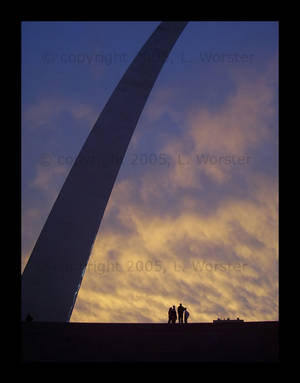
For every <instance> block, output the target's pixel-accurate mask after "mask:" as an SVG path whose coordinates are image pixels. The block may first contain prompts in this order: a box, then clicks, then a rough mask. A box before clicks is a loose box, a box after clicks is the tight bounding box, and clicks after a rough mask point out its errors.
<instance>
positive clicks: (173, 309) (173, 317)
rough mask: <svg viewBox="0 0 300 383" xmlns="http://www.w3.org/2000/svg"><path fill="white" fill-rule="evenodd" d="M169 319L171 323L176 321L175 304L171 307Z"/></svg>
mask: <svg viewBox="0 0 300 383" xmlns="http://www.w3.org/2000/svg"><path fill="white" fill-rule="evenodd" d="M171 320H172V323H173V324H175V322H176V320H177V314H176V309H175V306H173V308H172V313H171Z"/></svg>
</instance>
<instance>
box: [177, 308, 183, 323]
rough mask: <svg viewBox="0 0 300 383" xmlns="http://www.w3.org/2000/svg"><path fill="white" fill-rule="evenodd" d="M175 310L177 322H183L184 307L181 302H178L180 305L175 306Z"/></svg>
mask: <svg viewBox="0 0 300 383" xmlns="http://www.w3.org/2000/svg"><path fill="white" fill-rule="evenodd" d="M177 312H178V320H179V323H183V312H184V307H183V306H182V303H180V305H179V306H178V307H177Z"/></svg>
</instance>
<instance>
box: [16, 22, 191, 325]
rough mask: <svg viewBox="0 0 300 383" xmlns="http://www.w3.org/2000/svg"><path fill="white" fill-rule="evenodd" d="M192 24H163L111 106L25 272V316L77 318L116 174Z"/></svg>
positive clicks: (62, 193)
mask: <svg viewBox="0 0 300 383" xmlns="http://www.w3.org/2000/svg"><path fill="white" fill-rule="evenodd" d="M186 24H187V22H162V23H161V24H160V25H159V26H158V27H157V29H156V30H155V31H154V32H153V34H152V35H151V36H150V38H149V39H148V40H147V42H146V43H145V45H144V46H143V47H142V49H141V50H140V51H139V53H138V54H137V56H136V57H135V59H134V60H133V62H132V63H131V65H130V66H129V68H128V70H127V71H126V73H125V74H124V75H123V77H122V79H121V80H120V82H119V84H118V85H117V87H116V88H115V90H114V92H113V94H112V96H111V97H110V99H109V100H108V102H107V104H106V105H105V107H104V109H103V111H102V113H101V114H100V116H99V118H98V120H97V121H96V123H95V125H94V127H93V129H92V131H91V133H90V134H89V136H88V138H87V140H86V141H85V143H84V145H83V147H82V149H81V151H80V153H79V155H78V157H77V159H76V161H75V163H74V165H73V167H72V169H71V170H70V172H69V174H68V177H67V178H66V181H65V183H64V185H63V187H62V189H61V191H60V193H59V195H58V197H57V199H56V201H55V203H54V205H53V207H52V210H51V212H50V214H49V216H48V218H47V221H46V223H45V225H44V227H43V229H42V231H41V233H40V236H39V238H38V240H37V242H36V244H35V247H34V249H33V251H32V253H31V256H30V259H29V261H28V263H27V265H26V267H25V269H24V272H23V275H22V302H21V304H22V320H24V319H25V317H26V316H27V314H30V315H31V316H32V317H33V318H34V319H35V320H37V321H63V322H66V321H69V319H70V317H71V314H72V310H73V307H74V304H75V300H76V297H77V293H78V291H79V288H80V285H81V281H82V278H83V275H84V271H85V268H86V265H87V263H88V259H89V256H90V253H91V250H92V246H93V243H94V240H95V237H96V235H97V232H98V229H99V226H100V222H101V219H102V216H103V214H104V211H105V208H106V205H107V202H108V199H109V196H110V194H111V191H112V188H113V185H114V182H115V179H116V177H117V174H118V171H119V169H120V166H121V163H122V160H123V158H124V156H125V153H126V150H127V148H128V145H129V142H130V139H131V136H132V134H133V132H134V129H135V127H136V124H137V122H138V119H139V117H140V114H141V113H142V110H143V108H144V105H145V103H146V101H147V98H148V96H149V94H150V92H151V89H152V87H153V85H154V83H155V80H156V78H157V76H158V74H159V72H160V70H161V68H162V66H163V64H164V62H165V60H166V58H167V57H168V55H169V53H170V51H171V49H172V47H173V45H174V44H175V42H176V40H177V39H178V37H179V36H180V34H181V32H182V31H183V29H184V27H185V26H186Z"/></svg>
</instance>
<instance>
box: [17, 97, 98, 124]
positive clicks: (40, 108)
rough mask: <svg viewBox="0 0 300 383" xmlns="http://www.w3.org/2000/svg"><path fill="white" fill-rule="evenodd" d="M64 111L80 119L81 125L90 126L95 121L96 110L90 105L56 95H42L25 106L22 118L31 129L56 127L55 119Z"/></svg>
mask: <svg viewBox="0 0 300 383" xmlns="http://www.w3.org/2000/svg"><path fill="white" fill-rule="evenodd" d="M64 113H66V114H68V115H70V116H71V117H72V118H73V119H75V120H77V121H78V122H80V121H82V122H83V123H84V124H83V126H88V127H89V128H90V126H91V124H93V123H95V121H96V118H97V114H98V111H97V110H95V109H94V108H92V107H91V106H90V105H86V104H84V103H82V102H79V101H76V100H74V99H73V100H70V99H66V98H63V97H61V96H59V95H56V96H55V97H44V98H42V99H41V100H39V101H38V102H36V103H34V104H31V105H29V106H28V107H26V109H25V110H24V117H23V118H24V122H26V123H27V124H28V126H29V127H30V128H31V129H40V128H44V129H45V128H48V129H49V128H51V129H55V128H57V127H58V124H57V119H58V118H59V117H60V116H61V115H63V114H64ZM55 121H56V123H55Z"/></svg>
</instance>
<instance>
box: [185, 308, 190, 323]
mask: <svg viewBox="0 0 300 383" xmlns="http://www.w3.org/2000/svg"><path fill="white" fill-rule="evenodd" d="M189 316H190V313H189V312H188V311H187V308H185V309H184V323H187V322H188V317H189Z"/></svg>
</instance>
